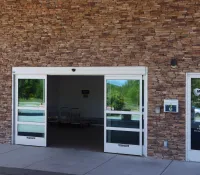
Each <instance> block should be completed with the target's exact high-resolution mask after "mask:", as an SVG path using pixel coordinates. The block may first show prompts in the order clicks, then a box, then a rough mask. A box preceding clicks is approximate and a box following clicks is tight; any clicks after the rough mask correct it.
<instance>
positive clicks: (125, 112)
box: [105, 110, 141, 115]
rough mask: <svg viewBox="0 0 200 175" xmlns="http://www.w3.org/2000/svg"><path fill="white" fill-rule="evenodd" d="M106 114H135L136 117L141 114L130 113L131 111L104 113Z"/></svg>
mask: <svg viewBox="0 0 200 175" xmlns="http://www.w3.org/2000/svg"><path fill="white" fill-rule="evenodd" d="M105 112H106V114H136V115H140V114H141V112H132V111H108V110H106V111H105Z"/></svg>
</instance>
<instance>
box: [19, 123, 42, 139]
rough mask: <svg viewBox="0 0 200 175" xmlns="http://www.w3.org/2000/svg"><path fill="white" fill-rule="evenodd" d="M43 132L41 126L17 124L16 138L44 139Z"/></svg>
mask: <svg viewBox="0 0 200 175" xmlns="http://www.w3.org/2000/svg"><path fill="white" fill-rule="evenodd" d="M44 131H45V127H44V126H43V125H24V124H19V125H18V128H17V132H18V136H30V137H44Z"/></svg>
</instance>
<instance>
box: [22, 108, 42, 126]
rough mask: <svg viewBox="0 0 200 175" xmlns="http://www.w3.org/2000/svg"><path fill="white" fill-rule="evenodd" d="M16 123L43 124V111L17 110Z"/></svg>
mask: <svg viewBox="0 0 200 175" xmlns="http://www.w3.org/2000/svg"><path fill="white" fill-rule="evenodd" d="M18 121H20V122H36V123H44V122H45V111H44V110H30V109H19V110H18Z"/></svg>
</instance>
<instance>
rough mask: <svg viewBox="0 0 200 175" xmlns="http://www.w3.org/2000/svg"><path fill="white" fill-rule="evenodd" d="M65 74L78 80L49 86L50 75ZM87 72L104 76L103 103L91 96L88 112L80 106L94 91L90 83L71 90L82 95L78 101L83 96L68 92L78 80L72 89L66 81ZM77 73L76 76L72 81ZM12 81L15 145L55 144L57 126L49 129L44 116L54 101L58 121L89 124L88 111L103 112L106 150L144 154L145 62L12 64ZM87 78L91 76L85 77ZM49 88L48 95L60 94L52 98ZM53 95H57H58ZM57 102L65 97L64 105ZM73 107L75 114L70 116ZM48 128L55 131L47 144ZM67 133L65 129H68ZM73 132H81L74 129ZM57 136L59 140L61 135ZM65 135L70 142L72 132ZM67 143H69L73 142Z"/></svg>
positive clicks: (46, 117)
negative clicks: (107, 65) (141, 64)
mask: <svg viewBox="0 0 200 175" xmlns="http://www.w3.org/2000/svg"><path fill="white" fill-rule="evenodd" d="M67 76H68V78H69V77H70V78H71V81H75V82H76V83H75V82H73V83H71V84H70V83H69V80H68V81H66V82H68V83H66V84H65V85H64V88H63V85H62V78H61V81H60V82H59V83H58V82H57V83H55V82H53V83H52V85H51V83H49V82H50V81H49V78H48V77H54V78H55V77H67ZM86 76H88V77H93V78H94V77H95V76H96V77H98V76H99V77H101V78H102V80H103V81H102V84H101V85H102V87H104V89H103V93H102V94H101V93H97V94H98V95H100V94H101V95H100V96H101V97H100V99H102V101H103V103H101V104H103V106H102V108H100V107H99V106H101V104H97V103H98V102H99V101H98V99H94V101H93V102H92V103H91V104H90V105H89V108H90V109H89V108H87V109H89V110H88V111H89V113H87V111H84V110H82V109H81V107H83V106H87V103H86V101H87V100H88V99H90V97H91V96H92V95H94V94H93V92H94V91H93V90H90V86H88V87H87V88H85V87H82V88H80V89H78V92H76V93H75V94H79V97H80V96H81V98H82V99H81V100H82V103H81V104H80V103H79V102H80V101H81V100H80V99H79V100H77V99H76V98H75V96H76V95H74V96H71V97H70V95H71V94H72V93H71V92H72V91H73V90H75V89H76V87H77V85H76V86H74V88H73V87H71V88H69V87H70V85H72V84H77V82H81V81H82V79H83V77H86ZM77 77H79V78H80V79H79V80H76V78H77ZM13 80H14V81H13V83H14V85H13V109H14V111H13V119H14V122H13V134H14V135H13V136H14V137H13V140H12V141H13V144H22V145H33V146H51V145H53V144H54V143H53V141H54V140H55V139H58V137H56V134H55V131H58V130H57V129H56V127H57V126H55V127H54V126H51V129H50V130H49V129H48V128H49V125H48V120H49V119H48V117H49V116H50V113H55V111H56V110H55V111H53V110H52V109H53V108H54V107H55V105H59V107H56V108H59V111H58V113H57V114H56V115H54V114H53V115H52V116H54V117H55V116H56V117H57V119H56V120H58V121H59V124H61V125H62V124H64V125H65V124H69V123H73V124H74V125H73V126H75V125H76V126H80V127H82V126H86V125H88V126H89V125H91V124H97V123H92V121H91V118H90V117H89V118H90V119H89V118H88V114H90V116H91V117H96V118H98V117H97V116H98V115H101V116H102V115H103V117H102V119H103V126H104V127H103V128H104V130H103V131H104V142H103V144H104V152H111V153H120V154H131V155H145V156H146V155H147V71H146V68H145V67H112V68H98V67H97V68H92V67H90V68H73V69H71V68H48V67H46V68H42V67H41V68H13ZM88 82H90V83H91V82H94V81H92V80H88ZM58 84H59V86H60V85H61V86H62V87H61V88H55V89H54V90H53V91H52V92H50V89H51V88H52V86H53V85H55V86H58ZM95 84H96V83H95ZM99 86H100V85H99ZM47 87H48V88H47ZM96 89H97V88H96ZM49 93H50V94H51V95H52V94H57V93H58V94H59V95H52V97H51V99H50V98H49ZM47 94H48V95H47ZM64 94H65V95H66V96H65V95H64ZM55 97H56V98H57V97H59V100H58V98H57V99H56V98H55ZM60 97H61V99H60ZM69 97H70V98H69ZM63 99H64V100H63ZM70 99H71V101H69V100H70ZM56 100H58V101H59V102H58V101H56ZM52 101H53V102H52ZM74 101H75V102H76V104H75V103H74ZM60 102H63V104H62V103H60ZM96 102H97V103H96ZM95 103H96V104H95ZM68 109H69V110H68ZM73 109H74V110H75V114H73V115H72V113H73V112H72V110H73ZM83 109H84V108H83ZM85 109H86V108H85ZM98 110H100V111H98ZM91 111H93V113H92V112H91ZM68 114H69V115H68ZM81 114H84V115H83V116H84V119H82V118H80V115H81ZM86 114H87V115H86ZM77 116H78V118H79V119H80V120H79V121H78V122H77V120H74V119H76V118H77ZM50 118H51V116H50ZM52 120H54V119H52ZM69 120H70V121H69ZM71 121H73V122H71ZM52 123H53V122H52ZM100 123H101V122H100ZM62 129H63V128H62ZM65 129H66V128H65ZM77 129H79V128H76V127H74V128H73V127H72V128H70V132H72V130H76V131H78V130H77ZM66 132H67V131H66ZM90 132H91V131H89V132H88V133H87V134H89V133H90ZM49 133H54V134H55V135H54V136H55V137H54V138H53V137H52V138H53V139H52V140H51V141H52V142H51V141H50V142H51V143H50V142H48V141H49V140H48V137H47V136H48V134H49ZM67 133H68V134H69V132H67ZM80 133H81V132H80ZM93 133H94V132H93ZM87 134H86V135H87ZM77 135H78V136H80V135H79V133H78V132H77ZM59 136H60V138H62V139H63V137H62V135H59ZM65 136H66V137H64V140H65V143H66V144H68V146H69V145H70V144H71V143H72V142H70V137H69V136H71V135H66V134H65ZM72 138H73V137H72ZM97 138H98V136H97ZM62 139H61V140H62ZM66 141H67V142H66ZM87 142H88V144H90V142H91V141H90V140H88V141H87ZM49 143H50V144H49ZM55 146H56V145H55ZM71 146H72V147H73V144H72V145H71Z"/></svg>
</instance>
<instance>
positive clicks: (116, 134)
mask: <svg viewBox="0 0 200 175" xmlns="http://www.w3.org/2000/svg"><path fill="white" fill-rule="evenodd" d="M106 132H107V133H106V136H107V138H106V141H107V143H118V144H130V145H139V144H140V142H139V140H140V138H139V132H132V131H114V130H107V131H106Z"/></svg>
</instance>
